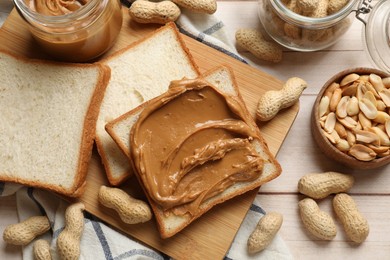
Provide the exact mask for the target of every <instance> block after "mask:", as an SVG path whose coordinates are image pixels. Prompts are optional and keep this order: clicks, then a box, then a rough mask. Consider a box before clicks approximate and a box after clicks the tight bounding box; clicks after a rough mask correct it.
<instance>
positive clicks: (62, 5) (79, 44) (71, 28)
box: [13, 0, 122, 62]
mask: <svg viewBox="0 0 390 260" xmlns="http://www.w3.org/2000/svg"><path fill="white" fill-rule="evenodd" d="M13 1H14V4H15V7H16V10H17V11H18V13H19V15H20V16H21V18H22V19H23V20H24V21H25V22H26V24H27V26H28V29H29V30H30V32H31V34H32V36H33V38H34V39H35V40H36V42H37V43H38V44H39V45H40V46H41V47H42V50H43V51H45V52H46V53H48V54H49V55H51V56H52V57H53V58H55V59H57V60H61V61H71V62H85V61H90V60H92V59H94V58H96V57H98V56H100V55H102V54H103V53H105V52H106V51H107V50H108V49H110V48H111V46H112V45H113V44H114V42H115V40H116V38H117V36H118V34H119V32H120V30H121V27H122V9H121V4H120V1H119V0H68V1H63V0H13Z"/></svg>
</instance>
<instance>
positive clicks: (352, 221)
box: [298, 172, 369, 244]
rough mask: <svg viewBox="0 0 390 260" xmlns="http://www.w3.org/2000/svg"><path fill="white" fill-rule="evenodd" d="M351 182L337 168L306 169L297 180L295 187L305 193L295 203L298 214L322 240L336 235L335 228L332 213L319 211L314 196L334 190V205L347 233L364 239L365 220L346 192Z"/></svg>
mask: <svg viewBox="0 0 390 260" xmlns="http://www.w3.org/2000/svg"><path fill="white" fill-rule="evenodd" d="M353 184H354V178H353V177H352V176H351V175H348V174H344V173H339V172H325V173H309V174H306V175H305V176H303V177H302V178H301V179H300V180H299V181H298V191H299V192H300V193H302V194H304V195H306V196H308V197H307V198H304V199H302V200H300V201H299V203H298V208H299V214H300V217H301V220H302V223H303V225H304V227H305V228H306V229H307V231H309V232H310V233H311V234H312V235H314V236H315V237H317V238H318V239H321V240H332V239H334V238H335V236H336V234H337V230H336V225H335V222H334V220H333V218H332V216H331V215H330V214H328V213H327V212H325V211H322V210H321V209H320V207H319V205H318V204H317V202H316V199H325V198H328V197H329V195H331V194H335V196H334V197H333V200H332V203H333V209H334V212H335V214H336V216H337V219H338V220H339V221H340V222H341V224H342V225H343V229H344V232H345V234H346V235H347V237H348V238H349V239H350V240H351V241H353V242H355V243H358V244H359V243H362V242H364V241H365V240H366V238H367V236H368V234H369V225H368V221H367V219H366V218H365V217H364V216H363V215H362V214H361V213H360V211H359V209H358V206H357V204H356V202H355V201H354V199H353V198H352V197H351V196H350V195H348V194H347V193H346V192H348V191H349V190H350V189H351V188H352V185H353Z"/></svg>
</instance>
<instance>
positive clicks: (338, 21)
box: [258, 0, 361, 51]
mask: <svg viewBox="0 0 390 260" xmlns="http://www.w3.org/2000/svg"><path fill="white" fill-rule="evenodd" d="M359 4H361V1H359V0H337V1H336V0H259V2H258V15H259V19H260V21H261V23H262V24H263V27H264V29H265V31H266V32H267V33H268V34H269V35H270V36H271V37H272V38H273V39H274V40H275V41H276V42H278V43H279V44H281V45H282V46H284V47H287V48H289V49H292V50H296V51H317V50H322V49H325V48H327V47H329V46H331V45H333V44H334V43H335V42H336V41H337V40H338V39H339V38H340V36H341V35H343V34H344V33H345V32H346V31H347V30H348V29H349V27H350V26H351V24H352V22H353V20H354V19H355V16H356V15H357V13H358V12H359V10H356V8H358V7H359Z"/></svg>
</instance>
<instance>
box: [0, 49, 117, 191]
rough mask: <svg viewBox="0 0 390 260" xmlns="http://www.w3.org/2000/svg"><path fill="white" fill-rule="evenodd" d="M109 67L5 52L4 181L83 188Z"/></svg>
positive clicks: (0, 131)
mask: <svg viewBox="0 0 390 260" xmlns="http://www.w3.org/2000/svg"><path fill="white" fill-rule="evenodd" d="M109 77H110V69H109V68H108V67H106V66H104V65H101V64H92V65H91V64H64V63H54V62H49V61H41V60H28V59H25V58H21V57H17V56H14V55H12V54H10V53H6V52H3V51H1V52H0V111H1V112H0V121H1V124H0V162H1V163H0V181H10V182H16V183H21V184H24V185H28V186H34V187H39V188H45V189H49V190H52V191H54V192H57V193H60V194H62V195H66V196H71V197H77V196H79V195H81V193H82V192H83V191H84V185H85V178H86V174H87V170H88V163H89V159H90V157H91V154H92V148H93V142H94V137H95V129H96V120H97V115H98V112H99V107H100V103H101V100H102V98H103V94H104V91H105V88H106V86H107V83H108V80H109Z"/></svg>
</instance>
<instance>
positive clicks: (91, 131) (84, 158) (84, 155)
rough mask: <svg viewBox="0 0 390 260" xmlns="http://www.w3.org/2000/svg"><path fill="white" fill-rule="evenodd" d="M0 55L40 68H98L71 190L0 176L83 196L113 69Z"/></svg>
mask: <svg viewBox="0 0 390 260" xmlns="http://www.w3.org/2000/svg"><path fill="white" fill-rule="evenodd" d="M0 53H3V54H5V55H8V56H10V57H12V58H13V59H15V60H17V61H19V62H23V63H26V64H36V65H37V66H39V65H40V64H43V65H49V66H59V67H73V68H79V69H85V68H95V69H97V70H98V79H97V84H96V85H95V89H94V92H93V95H92V96H91V97H90V100H89V101H88V103H89V105H88V110H87V113H86V116H85V119H84V121H83V126H84V127H83V132H82V136H81V140H82V141H81V142H82V143H81V146H80V151H77V153H78V155H79V156H78V164H77V165H78V167H77V174H75V177H74V180H73V185H72V187H70V188H65V187H63V186H62V185H61V184H60V183H58V185H57V184H55V185H54V184H47V183H43V182H40V181H31V180H27V179H22V178H13V177H9V176H7V175H6V174H4V173H3V174H2V173H0V181H5V182H13V183H19V184H22V185H25V186H31V187H37V188H42V189H46V190H50V191H53V192H55V193H58V194H61V195H65V196H68V197H80V196H81V195H82V194H83V192H84V190H85V184H86V182H85V180H86V176H87V173H88V166H89V161H90V159H91V156H92V149H93V143H94V138H95V128H96V120H97V116H98V113H99V109H100V103H101V101H102V99H103V95H104V92H105V89H106V87H107V84H108V81H109V79H110V76H111V70H110V68H109V67H108V66H106V65H103V64H98V63H94V64H86V63H83V64H81V63H62V62H56V61H49V60H40V59H29V58H25V57H22V56H19V55H16V54H14V53H12V52H9V51H6V50H0ZM59 145H60V144H59Z"/></svg>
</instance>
